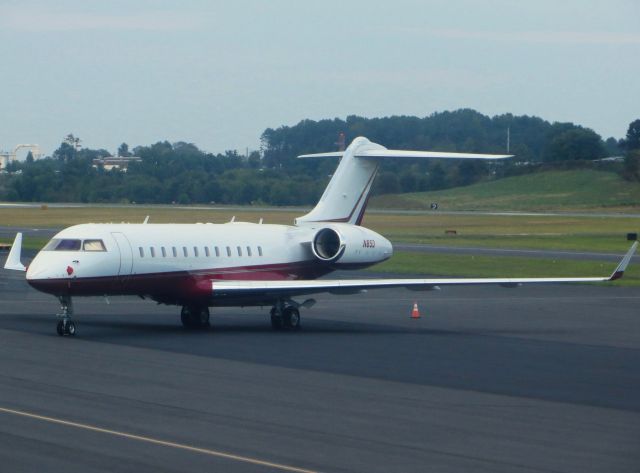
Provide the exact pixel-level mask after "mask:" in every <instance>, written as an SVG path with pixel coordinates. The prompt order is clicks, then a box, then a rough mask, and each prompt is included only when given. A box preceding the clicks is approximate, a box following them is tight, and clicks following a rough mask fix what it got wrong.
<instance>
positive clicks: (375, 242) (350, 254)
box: [311, 223, 393, 267]
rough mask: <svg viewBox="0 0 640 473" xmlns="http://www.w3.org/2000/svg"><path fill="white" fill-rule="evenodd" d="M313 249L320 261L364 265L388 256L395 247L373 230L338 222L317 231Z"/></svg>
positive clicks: (356, 265)
mask: <svg viewBox="0 0 640 473" xmlns="http://www.w3.org/2000/svg"><path fill="white" fill-rule="evenodd" d="M311 251H312V252H313V254H314V256H315V257H316V258H318V259H319V260H320V261H324V262H326V263H331V264H332V265H335V266H353V267H365V266H370V265H372V264H375V263H380V262H381V261H384V260H386V259H389V258H390V257H391V255H392V254H393V247H392V246H391V242H390V241H389V240H387V239H386V238H385V237H383V236H382V235H379V234H378V233H376V232H374V231H373V230H369V229H368V228H364V227H360V226H355V225H348V224H340V223H335V224H330V225H327V226H326V227H323V228H320V229H319V230H317V231H316V233H315V235H314V236H313V239H312V240H311Z"/></svg>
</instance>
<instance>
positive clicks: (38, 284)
mask: <svg viewBox="0 0 640 473" xmlns="http://www.w3.org/2000/svg"><path fill="white" fill-rule="evenodd" d="M49 266H50V265H49V264H47V261H46V258H44V257H43V255H42V253H38V254H37V255H36V257H35V258H34V259H33V261H32V262H31V264H29V267H28V268H27V275H26V279H27V283H28V284H29V285H30V286H31V287H33V288H34V289H37V290H38V291H41V292H46V293H48V294H54V295H60V294H64V293H65V292H66V291H67V290H68V284H67V283H66V282H65V281H63V280H61V279H57V278H53V274H52V271H51V268H50V267H49Z"/></svg>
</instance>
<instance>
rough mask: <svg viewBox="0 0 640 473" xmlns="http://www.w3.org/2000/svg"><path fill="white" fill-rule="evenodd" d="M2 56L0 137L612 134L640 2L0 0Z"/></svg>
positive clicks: (635, 97) (91, 141) (131, 139)
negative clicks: (405, 124)
mask: <svg viewBox="0 0 640 473" xmlns="http://www.w3.org/2000/svg"><path fill="white" fill-rule="evenodd" d="M0 68H1V69H0V71H1V72H0V149H5V150H7V149H10V148H13V147H14V146H15V145H16V144H18V143H38V144H40V145H41V146H42V148H43V150H44V151H45V153H47V154H49V153H51V152H52V151H53V150H54V149H55V148H56V147H57V146H58V145H59V143H60V141H61V140H62V138H63V137H64V136H65V135H66V134H68V133H74V134H75V135H76V136H79V137H80V138H81V139H82V140H83V144H84V145H85V146H87V147H90V148H100V147H103V148H106V149H108V150H110V151H115V150H116V148H117V146H118V145H119V144H120V143H122V142H123V141H124V142H127V143H129V145H130V146H135V145H140V144H151V143H154V142H156V141H158V140H164V139H168V140H170V141H188V142H193V143H195V144H196V145H198V146H199V147H200V148H202V149H204V150H206V151H211V152H222V151H224V150H226V149H239V150H242V151H244V149H245V148H246V147H249V148H250V149H256V148H257V147H258V146H259V137H260V134H261V133H262V132H263V131H264V129H265V128H267V127H278V126H280V125H285V124H286V125H294V124H296V123H297V122H298V121H299V120H301V119H304V118H312V119H321V118H333V117H341V118H344V117H346V116H347V115H352V114H356V115H363V116H367V117H377V116H388V115H417V116H425V115H429V114H431V113H433V112H436V111H443V110H453V109H457V108H462V107H469V108H474V109H476V110H478V111H480V112H482V113H485V114H488V115H494V114H500V113H505V112H512V113H514V114H528V115H538V116H541V117H542V118H545V119H547V120H550V121H573V122H575V123H578V124H581V125H584V126H588V127H590V128H593V129H594V130H595V131H596V132H598V133H600V134H601V135H603V137H605V138H606V137H609V136H615V137H618V138H619V137H623V136H624V135H625V133H626V129H627V126H628V124H629V122H631V121H632V120H634V119H636V118H640V1H639V0H608V1H589V0H579V1H578V0H563V1H558V0H537V1H535V2H520V1H513V0H477V1H472V0H442V1H440V0H422V1H409V0H393V1H387V2H371V1H360V0H358V1H356V0H354V1H349V0H342V1H333V0H323V1H314V2H306V1H284V0H282V1H279V0H270V1H242V0H236V1H233V2H230V1H220V2H216V1H205V0H201V1H197V0H191V1H190V0H181V1H179V2H178V1H168V0H166V1H160V0H153V1H151V0H150V1H136V0H126V1H124V0H115V1H104V0H101V1H99V2H98V1H86V0H84V1H65V0H57V1H56V2H46V1H30V0H19V1H13V0H0ZM383 144H384V143H383ZM478 151H482V150H478Z"/></svg>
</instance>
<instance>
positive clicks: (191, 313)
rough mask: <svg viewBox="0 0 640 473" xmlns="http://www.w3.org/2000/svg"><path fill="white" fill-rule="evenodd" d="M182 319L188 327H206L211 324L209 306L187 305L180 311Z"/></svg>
mask: <svg viewBox="0 0 640 473" xmlns="http://www.w3.org/2000/svg"><path fill="white" fill-rule="evenodd" d="M180 320H181V321H182V325H183V326H184V327H185V328H188V329H203V328H206V327H208V326H209V308H208V307H200V306H188V305H185V306H183V307H182V311H181V312H180Z"/></svg>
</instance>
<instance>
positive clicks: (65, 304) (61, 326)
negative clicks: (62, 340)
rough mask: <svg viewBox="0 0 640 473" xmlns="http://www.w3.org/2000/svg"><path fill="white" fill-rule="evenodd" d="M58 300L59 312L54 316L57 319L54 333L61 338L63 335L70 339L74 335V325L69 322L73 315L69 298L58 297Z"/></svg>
mask: <svg viewBox="0 0 640 473" xmlns="http://www.w3.org/2000/svg"><path fill="white" fill-rule="evenodd" d="M58 300H59V301H60V312H58V314H56V315H57V317H58V319H59V320H58V324H57V325H56V331H57V332H58V335H60V336H61V337H62V336H65V335H68V336H70V337H72V336H74V335H75V334H76V324H74V323H73V321H72V320H71V316H72V315H73V304H72V302H71V296H60V297H58Z"/></svg>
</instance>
